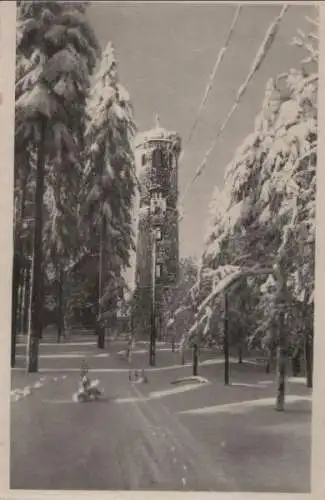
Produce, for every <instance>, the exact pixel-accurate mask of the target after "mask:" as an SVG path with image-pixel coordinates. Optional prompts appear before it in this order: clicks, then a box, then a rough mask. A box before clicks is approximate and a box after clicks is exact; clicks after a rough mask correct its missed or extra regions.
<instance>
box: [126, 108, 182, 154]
mask: <svg viewBox="0 0 325 500" xmlns="http://www.w3.org/2000/svg"><path fill="white" fill-rule="evenodd" d="M175 140H178V141H179V140H180V136H179V134H178V133H177V132H175V131H171V130H167V129H165V128H163V127H161V125H160V119H159V115H158V114H156V115H155V126H154V127H153V128H152V129H150V130H146V131H145V132H141V133H139V134H138V135H137V136H136V138H135V141H134V145H135V147H139V146H141V145H142V144H144V143H145V142H148V141H175Z"/></svg>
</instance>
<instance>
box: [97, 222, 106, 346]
mask: <svg viewBox="0 0 325 500" xmlns="http://www.w3.org/2000/svg"><path fill="white" fill-rule="evenodd" d="M105 248H106V221H105V220H104V219H102V221H101V231H100V248H99V272H98V275H99V276H98V289H99V297H98V316H97V334H98V338H97V347H98V348H99V349H104V348H105V328H104V325H103V320H102V314H103V297H104V279H105Z"/></svg>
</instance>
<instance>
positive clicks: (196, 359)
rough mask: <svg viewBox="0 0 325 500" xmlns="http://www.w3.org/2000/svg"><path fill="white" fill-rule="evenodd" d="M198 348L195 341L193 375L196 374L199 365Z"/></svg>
mask: <svg viewBox="0 0 325 500" xmlns="http://www.w3.org/2000/svg"><path fill="white" fill-rule="evenodd" d="M198 351H199V349H198V345H197V343H196V342H195V344H194V346H193V377H196V376H197V375H198V365H199V352H198Z"/></svg>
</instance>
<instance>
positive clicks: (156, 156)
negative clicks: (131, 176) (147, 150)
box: [152, 149, 163, 168]
mask: <svg viewBox="0 0 325 500" xmlns="http://www.w3.org/2000/svg"><path fill="white" fill-rule="evenodd" d="M152 164H153V166H154V167H156V168H157V167H161V166H162V165H163V152H162V151H160V149H155V150H154V151H153V153H152Z"/></svg>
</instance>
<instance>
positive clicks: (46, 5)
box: [15, 1, 99, 372]
mask: <svg viewBox="0 0 325 500" xmlns="http://www.w3.org/2000/svg"><path fill="white" fill-rule="evenodd" d="M17 34H18V35H17V60H19V61H21V60H25V61H26V64H25V65H23V64H20V66H21V68H20V72H19V73H20V74H19V78H17V81H16V143H15V148H16V154H19V152H21V151H23V150H24V149H25V148H28V147H31V148H32V149H33V151H34V153H35V156H36V171H35V178H36V181H35V200H34V203H35V211H34V228H33V258H32V287H31V294H32V300H31V321H30V331H29V342H28V352H27V370H28V371H29V372H36V371H37V370H38V344H39V337H40V333H41V329H42V319H41V318H42V291H43V282H44V277H43V267H44V259H43V244H42V243H43V242H42V237H43V226H44V224H43V196H44V186H45V181H46V178H47V176H48V175H49V174H50V172H51V173H52V175H53V176H55V177H57V179H58V181H60V179H61V177H60V174H61V173H63V172H65V171H66V169H67V168H74V167H75V166H76V165H78V164H79V162H80V150H81V147H82V140H83V124H84V110H85V102H86V97H87V92H88V89H89V86H90V75H91V73H92V71H93V69H94V68H95V65H96V60H97V59H96V58H97V56H98V55H99V47H98V43H97V40H96V37H95V35H94V33H93V31H92V29H91V27H90V25H89V23H88V21H87V19H86V2H80V3H70V2H36V1H29V2H28V1H20V2H18V28H17ZM67 162H68V163H67ZM54 172H55V173H56V174H54Z"/></svg>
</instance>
